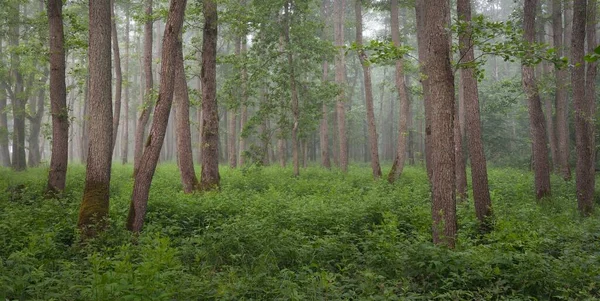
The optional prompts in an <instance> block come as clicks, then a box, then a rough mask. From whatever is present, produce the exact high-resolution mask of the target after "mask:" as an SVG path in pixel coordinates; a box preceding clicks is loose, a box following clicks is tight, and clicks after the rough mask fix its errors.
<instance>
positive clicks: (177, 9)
mask: <svg viewBox="0 0 600 301" xmlns="http://www.w3.org/2000/svg"><path fill="white" fill-rule="evenodd" d="M186 3H187V0H172V1H171V4H170V7H169V16H168V17H167V24H166V26H165V33H164V35H163V46H162V55H161V62H162V63H161V70H160V71H161V72H160V73H161V77H160V92H159V94H158V101H157V102H156V108H155V110H154V117H153V118H152V126H151V128H150V134H149V135H148V141H147V142H146V145H145V147H144V153H143V154H142V158H141V159H140V165H139V169H138V172H137V173H136V174H135V180H134V183H133V194H132V196H131V205H130V206H129V215H128V217H127V229H128V230H130V231H133V232H140V231H141V230H142V227H143V225H144V217H145V215H146V206H147V204H148V194H149V192H150V184H151V183H152V177H153V176H154V172H155V170H156V165H157V163H158V157H159V156H160V150H161V148H162V144H163V142H164V140H165V134H166V131H167V124H168V122H169V115H170V112H171V105H172V103H173V91H174V90H175V81H176V79H175V74H176V69H177V60H178V59H177V57H179V60H180V67H183V54H182V52H181V51H182V45H181V39H180V37H181V29H182V26H183V17H184V12H185V6H186ZM181 71H183V70H181ZM179 76H180V77H181V76H183V77H185V74H181V73H180V74H179ZM179 80H181V78H180V79H179ZM184 82H185V80H184ZM179 88H180V89H186V88H185V85H184V87H181V86H180V87H179ZM188 118H189V114H188V116H186V119H188ZM188 134H189V127H188ZM185 138H187V139H188V140H189V138H190V137H189V135H188V137H185ZM188 155H189V157H191V154H189V153H188Z"/></svg>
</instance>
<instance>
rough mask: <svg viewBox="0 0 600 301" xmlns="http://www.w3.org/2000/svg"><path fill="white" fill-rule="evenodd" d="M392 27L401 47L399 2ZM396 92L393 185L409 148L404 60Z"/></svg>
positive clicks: (399, 64) (394, 2) (399, 62)
mask: <svg viewBox="0 0 600 301" xmlns="http://www.w3.org/2000/svg"><path fill="white" fill-rule="evenodd" d="M391 26H392V41H393V42H394V46H396V47H400V33H399V28H400V25H399V21H398V1H397V0H392V1H391ZM396 91H397V92H398V98H399V99H400V118H399V120H398V148H397V150H396V155H395V156H394V165H393V166H392V170H391V171H390V173H389V175H388V181H389V182H390V183H393V182H394V181H395V180H396V179H398V177H400V175H401V174H402V170H403V169H404V163H405V161H406V150H407V147H408V139H407V138H408V118H410V117H409V112H410V101H409V99H408V92H407V91H406V83H405V81H404V63H403V62H402V59H398V60H396Z"/></svg>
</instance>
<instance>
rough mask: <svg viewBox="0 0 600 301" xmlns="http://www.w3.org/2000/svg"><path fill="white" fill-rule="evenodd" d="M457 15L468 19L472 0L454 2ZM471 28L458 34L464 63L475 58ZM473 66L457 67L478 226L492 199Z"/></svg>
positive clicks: (489, 212)
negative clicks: (462, 98) (463, 107)
mask: <svg viewBox="0 0 600 301" xmlns="http://www.w3.org/2000/svg"><path fill="white" fill-rule="evenodd" d="M457 9H458V17H459V18H460V19H461V20H464V21H467V22H470V21H471V1H470V0H458V1H457ZM470 37H471V34H470V27H468V29H467V32H465V33H464V34H463V35H461V36H460V37H459V46H460V53H461V57H462V58H463V60H464V62H471V61H473V60H475V54H474V51H473V47H471V45H472V41H471V38H470ZM474 73H475V72H474V70H473V68H463V69H461V70H460V82H461V85H462V90H463V97H464V104H465V113H466V116H465V121H466V132H467V136H468V138H467V140H468V142H467V143H468V147H469V155H470V158H471V181H472V184H471V185H472V186H473V200H474V202H475V214H476V215H477V219H478V220H479V222H480V224H481V225H485V224H486V219H487V218H488V217H489V216H490V215H491V214H492V199H491V197H490V188H489V185H488V175H487V162H486V159H485V152H484V148H483V141H482V134H481V119H480V113H479V90H478V87H477V79H476V78H475V74H474Z"/></svg>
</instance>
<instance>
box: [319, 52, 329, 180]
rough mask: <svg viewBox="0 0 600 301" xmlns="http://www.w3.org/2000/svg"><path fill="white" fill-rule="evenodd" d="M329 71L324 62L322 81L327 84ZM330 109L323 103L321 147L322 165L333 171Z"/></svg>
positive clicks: (324, 61) (325, 61)
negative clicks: (329, 120) (330, 149)
mask: <svg viewBox="0 0 600 301" xmlns="http://www.w3.org/2000/svg"><path fill="white" fill-rule="evenodd" d="M328 71H329V65H328V63H327V60H323V77H322V81H323V82H327V81H328V80H327V77H328V75H327V73H328ZM328 119H329V108H327V103H325V102H323V109H322V113H321V126H320V135H319V139H320V142H319V145H320V147H321V165H323V167H325V168H327V169H331V159H330V158H329V124H328Z"/></svg>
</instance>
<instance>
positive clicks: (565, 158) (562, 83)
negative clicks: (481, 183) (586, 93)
mask: <svg viewBox="0 0 600 301" xmlns="http://www.w3.org/2000/svg"><path fill="white" fill-rule="evenodd" d="M562 2H563V1H561V0H552V39H553V42H554V48H555V49H556V55H557V56H558V57H562V56H564V55H565V47H564V43H563V10H562ZM554 75H555V77H556V91H555V93H554V95H555V96H554V102H555V105H556V123H555V127H556V142H557V151H556V153H557V158H556V159H557V160H556V161H557V163H558V166H556V168H557V169H558V170H559V173H560V175H561V176H562V177H563V179H565V180H568V179H570V178H571V168H570V166H569V124H568V122H567V121H568V114H569V113H568V99H567V89H568V87H567V83H568V70H567V69H566V68H557V69H556V71H555V73H554Z"/></svg>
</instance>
